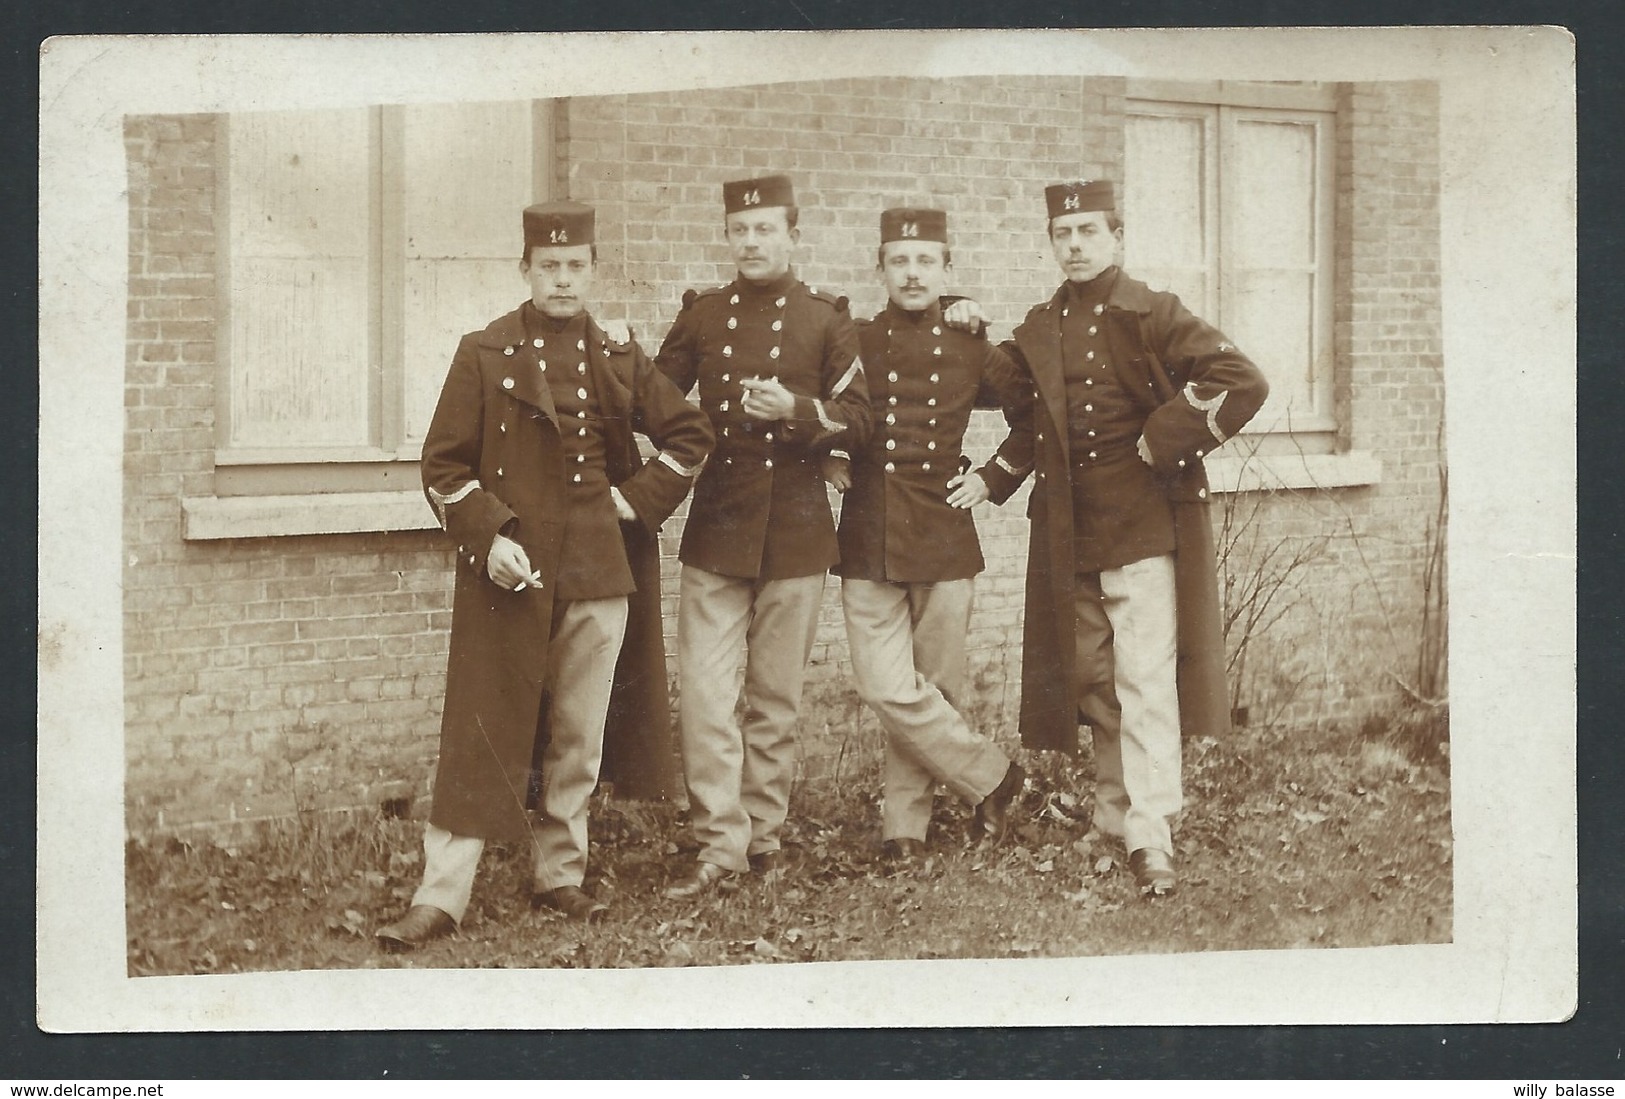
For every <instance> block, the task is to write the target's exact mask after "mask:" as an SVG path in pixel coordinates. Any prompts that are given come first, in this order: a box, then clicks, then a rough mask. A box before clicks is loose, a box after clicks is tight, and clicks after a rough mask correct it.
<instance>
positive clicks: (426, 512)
mask: <svg viewBox="0 0 1625 1099" xmlns="http://www.w3.org/2000/svg"><path fill="white" fill-rule="evenodd" d="M181 514H182V517H183V518H182V525H181V536H182V537H183V538H185V539H186V540H187V541H189V542H200V541H211V540H216V539H222V538H278V537H286V536H292V535H300V534H361V533H364V532H368V531H390V530H433V529H435V528H436V527H437V526H438V525H439V524H437V523H436V522H435V518H434V512H433V511H431V510H430V509H429V504H428V501H426V500H425V499H424V498H423V493H421V492H418V491H415V490H411V491H401V492H321V493H310V494H301V495H291V496H190V497H186V498H184V499H182V500H181Z"/></svg>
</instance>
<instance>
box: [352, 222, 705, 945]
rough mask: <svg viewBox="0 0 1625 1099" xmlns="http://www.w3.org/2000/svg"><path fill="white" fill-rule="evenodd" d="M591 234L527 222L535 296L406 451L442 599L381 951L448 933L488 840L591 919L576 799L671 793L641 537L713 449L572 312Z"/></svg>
mask: <svg viewBox="0 0 1625 1099" xmlns="http://www.w3.org/2000/svg"><path fill="white" fill-rule="evenodd" d="M593 225H594V216H593V211H592V209H591V208H590V207H586V206H582V205H580V204H577V203H570V202H562V203H546V204H542V205H539V206H532V207H529V208H527V209H526V210H525V212H524V228H525V258H524V259H522V260H521V264H520V266H521V271H522V272H523V273H524V275H525V277H526V278H527V280H528V281H529V282H530V284H531V295H532V296H531V300H530V301H527V302H525V303H524V304H522V305H521V306H520V307H519V308H518V309H516V310H514V311H513V312H511V313H508V314H506V315H505V316H502V317H500V318H498V319H497V320H495V321H493V322H492V323H491V324H489V325H487V326H486V327H485V329H484V330H482V331H479V332H472V333H469V334H468V335H467V336H464V337H463V339H462V342H461V343H460V344H459V346H458V348H457V353H456V356H455V357H454V358H453V360H452V365H451V370H450V372H449V373H448V374H447V377H446V381H445V384H444V387H443V388H442V390H441V394H440V400H439V404H438V405H437V406H436V409H435V413H434V417H433V419H432V421H431V423H430V426H429V430H428V433H427V435H426V437H425V440H424V446H423V461H422V477H423V487H424V493H425V495H426V496H427V498H428V501H429V504H430V506H431V507H433V509H434V512H435V515H436V516H437V518H438V519H439V520H440V523H441V525H442V526H443V527H444V528H445V530H446V532H447V534H448V535H449V536H450V538H451V540H452V541H453V543H454V544H455V546H456V549H457V555H456V559H455V563H456V586H455V595H454V599H453V606H452V629H451V648H450V655H449V658H448V663H447V673H446V702H445V711H444V714H443V716H442V721H441V737H440V758H439V763H438V766H437V769H436V772H435V783H434V802H433V807H432V809H431V811H430V817H429V824H428V827H427V828H426V829H425V837H424V850H425V858H424V876H423V883H422V884H421V886H420V887H419V889H418V890H417V893H416V894H415V895H414V897H413V902H412V906H411V908H410V909H409V911H408V912H407V914H406V915H405V917H403V918H402V919H401V920H399V921H397V922H395V923H393V924H389V925H386V926H385V927H383V928H380V929H379V931H378V937H379V939H380V941H381V943H382V944H383V945H384V946H385V947H386V948H389V949H401V948H410V947H415V946H417V945H420V944H421V943H423V942H425V941H427V940H429V939H432V938H435V937H437V936H439V935H443V934H446V933H449V932H450V931H451V930H452V929H453V928H454V926H455V925H456V924H457V923H459V922H460V921H461V919H462V917H463V914H464V911H465V909H466V907H467V904H468V900H469V890H470V888H471V886H472V884H473V880H474V875H475V869H476V866H477V864H478V861H479V858H480V852H481V850H482V849H483V846H484V843H485V841H487V840H508V841H523V840H529V841H530V845H531V847H532V849H533V854H534V866H535V870H534V877H533V886H532V904H533V906H542V905H546V906H549V907H553V908H556V909H558V910H560V911H562V912H563V913H564V914H565V915H567V916H570V917H572V918H579V919H593V918H596V917H597V916H598V915H599V914H600V913H601V912H602V911H603V910H604V907H605V906H604V905H603V904H602V903H600V902H599V901H597V900H596V899H595V898H593V897H591V896H590V895H588V894H587V893H586V892H585V891H584V890H583V889H582V888H581V887H582V885H583V878H584V875H585V870H586V862H587V851H588V849H587V807H588V803H589V798H590V795H591V793H592V790H593V788H594V786H595V785H596V784H597V783H598V782H599V781H600V780H608V781H611V782H613V783H614V786H615V791H616V793H617V794H620V795H628V796H633V797H664V796H665V795H666V794H667V793H668V792H669V791H670V789H671V785H672V784H671V774H670V771H671V762H672V745H671V740H670V731H669V727H668V721H669V719H668V714H669V708H668V706H669V704H668V700H667V691H666V671H665V652H664V645H663V643H662V629H661V606H660V561H659V547H658V543H657V532H658V530H659V528H660V525H661V523H662V522H663V521H664V520H665V519H666V518H667V517H668V516H669V515H670V514H671V512H672V511H673V510H674V509H675V508H676V507H677V505H678V504H679V503H680V502H681V501H682V499H683V497H684V496H685V495H686V494H687V493H688V491H689V488H690V486H691V485H692V484H693V480H694V478H695V477H697V476H698V474H699V472H700V469H701V467H702V466H703V464H704V462H705V459H706V456H707V455H708V454H709V452H710V450H711V446H712V442H713V436H712V432H711V428H710V425H709V423H708V422H707V420H706V417H705V414H704V413H703V412H701V411H700V410H699V409H697V408H695V407H694V406H693V405H691V404H689V403H688V402H687V401H685V400H683V397H682V395H681V394H680V393H678V392H677V391H676V390H675V389H674V388H673V387H672V385H671V383H670V382H669V381H667V380H666V378H665V377H664V376H663V375H662V374H661V373H660V372H659V371H658V370H656V369H655V367H654V364H653V363H652V362H651V361H650V360H649V359H648V357H647V356H645V355H644V353H643V351H642V350H641V349H640V348H639V347H638V346H637V344H636V343H635V342H633V341H631V339H630V338H629V337H626V338H620V339H617V338H614V337H612V336H610V335H609V334H607V333H606V332H605V331H604V329H603V328H602V327H600V325H599V324H598V323H597V321H596V320H594V319H593V317H592V316H591V314H590V313H588V312H587V311H586V308H585V298H586V296H587V295H588V293H589V292H590V289H591V283H592V274H593V269H594V267H595V265H596V246H595V245H594V244H593V243H592V242H593ZM634 433H642V434H645V435H647V436H648V437H649V439H650V440H651V441H652V442H653V443H654V445H655V446H656V447H658V448H659V454H658V455H657V456H656V458H655V459H654V460H651V461H648V462H645V461H644V460H643V458H642V456H641V454H640V452H639V449H638V445H637V442H636V440H635V439H634ZM531 810H534V815H532V812H531Z"/></svg>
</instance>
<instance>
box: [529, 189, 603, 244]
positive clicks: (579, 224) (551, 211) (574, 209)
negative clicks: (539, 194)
mask: <svg viewBox="0 0 1625 1099" xmlns="http://www.w3.org/2000/svg"><path fill="white" fill-rule="evenodd" d="M592 231H593V208H592V207H591V206H584V205H582V204H581V203H579V202H543V203H538V204H537V205H535V206H527V207H525V251H526V253H527V254H528V253H529V252H530V250H531V249H532V248H564V247H569V246H570V245H574V244H591V243H592V242H593V238H592Z"/></svg>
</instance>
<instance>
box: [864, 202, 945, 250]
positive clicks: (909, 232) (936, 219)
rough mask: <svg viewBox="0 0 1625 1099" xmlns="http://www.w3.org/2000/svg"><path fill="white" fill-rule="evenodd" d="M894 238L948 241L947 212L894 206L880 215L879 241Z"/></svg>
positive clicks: (892, 239) (886, 241)
mask: <svg viewBox="0 0 1625 1099" xmlns="http://www.w3.org/2000/svg"><path fill="white" fill-rule="evenodd" d="M894 240H936V241H941V242H942V243H943V244H947V243H948V212H947V211H946V210H926V209H920V208H918V207H914V206H895V207H893V208H892V209H890V210H885V211H882V212H881V215H880V243H881V244H886V243H889V242H891V241H894Z"/></svg>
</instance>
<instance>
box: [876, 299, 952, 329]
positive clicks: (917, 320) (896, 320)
mask: <svg viewBox="0 0 1625 1099" xmlns="http://www.w3.org/2000/svg"><path fill="white" fill-rule="evenodd" d="M881 315H882V316H884V317H885V318H886V319H887V321H888V322H890V323H893V324H926V323H930V324H937V323H939V322H940V321H941V320H942V304H941V302H940V301H933V302H932V303H931V304H930V305H928V306H926V307H925V308H924V309H921V310H920V311H919V312H914V311H912V310H909V309H900V308H898V306H897V303H896V302H894V301H892V300H891V299H890V298H887V299H886V308H885V309H883V310H881Z"/></svg>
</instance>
